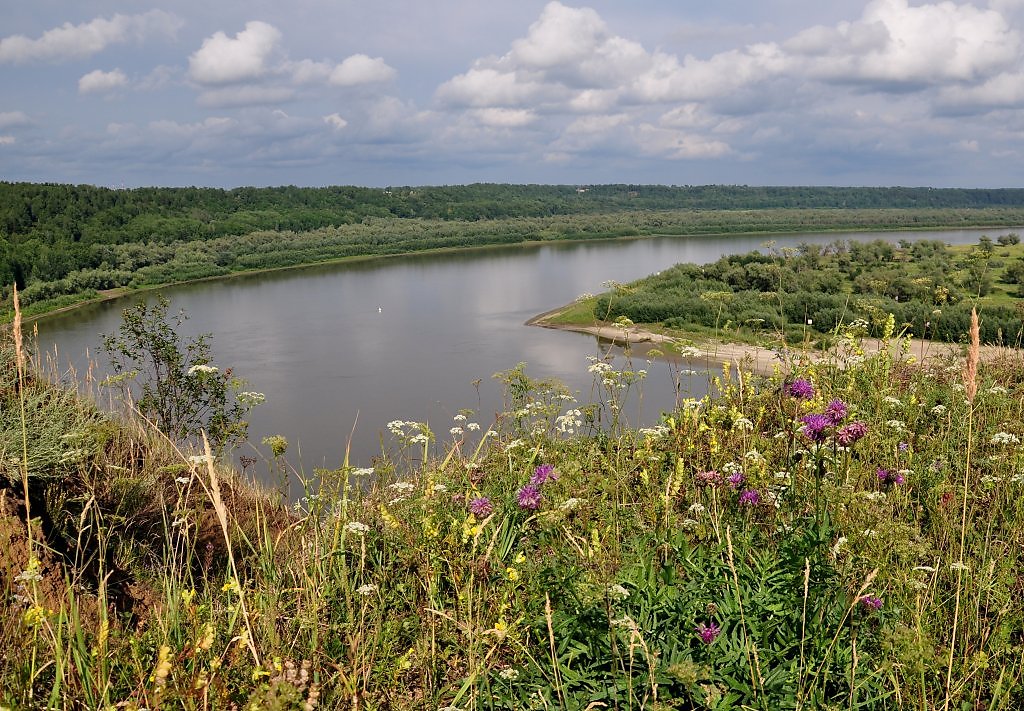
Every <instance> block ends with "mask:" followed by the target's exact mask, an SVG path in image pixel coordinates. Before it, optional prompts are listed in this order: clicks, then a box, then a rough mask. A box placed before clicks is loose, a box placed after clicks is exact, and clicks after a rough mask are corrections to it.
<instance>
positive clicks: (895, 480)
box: [878, 467, 905, 484]
mask: <svg viewBox="0 0 1024 711" xmlns="http://www.w3.org/2000/svg"><path fill="white" fill-rule="evenodd" d="M878 481H879V482H881V483H882V484H902V483H903V482H904V481H905V479H904V478H903V475H902V474H900V473H899V472H892V471H889V470H888V469H882V468H881V467H879V469H878Z"/></svg>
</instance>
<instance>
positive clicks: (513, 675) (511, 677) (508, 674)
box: [498, 667, 519, 681]
mask: <svg viewBox="0 0 1024 711" xmlns="http://www.w3.org/2000/svg"><path fill="white" fill-rule="evenodd" d="M498 676H500V677H501V678H502V679H504V680H505V681H515V680H516V679H518V678H519V672H518V671H516V670H515V669H513V668H511V667H505V668H504V669H502V670H501V671H500V672H498Z"/></svg>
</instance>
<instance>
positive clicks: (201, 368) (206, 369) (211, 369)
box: [188, 364, 217, 375]
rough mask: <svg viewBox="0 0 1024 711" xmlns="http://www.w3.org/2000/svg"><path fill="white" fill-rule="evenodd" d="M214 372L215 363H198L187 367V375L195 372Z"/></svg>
mask: <svg viewBox="0 0 1024 711" xmlns="http://www.w3.org/2000/svg"><path fill="white" fill-rule="evenodd" d="M216 372H217V366H215V365H204V364H199V365H193V366H192V367H191V368H189V369H188V374H189V375H195V374H196V373H204V374H206V375H213V374H214V373H216Z"/></svg>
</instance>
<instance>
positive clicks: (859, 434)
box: [800, 400, 868, 447]
mask: <svg viewBox="0 0 1024 711" xmlns="http://www.w3.org/2000/svg"><path fill="white" fill-rule="evenodd" d="M849 414H850V408H849V406H848V405H847V404H846V403H845V402H843V401H842V400H832V401H831V402H829V404H828V405H826V406H825V410H824V411H823V412H816V413H811V414H809V415H804V416H803V417H801V418H800V422H802V423H803V427H801V428H800V432H801V433H802V434H803V435H804V437H806V438H807V439H809V440H810V441H811V442H814V443H815V444H822V443H823V442H825V441H827V440H828V438H829V436H831V437H833V438H834V439H835V442H836V444H838V445H839V446H840V447H849V446H851V445H852V444H853V443H854V442H856V441H858V440H859V439H861V438H863V437H864V435H866V434H867V432H868V426H867V425H865V424H864V423H863V422H861V421H860V420H854V421H853V422H849V423H847V424H845V425H844V424H843V422H844V421H845V420H846V418H847V417H848V416H849Z"/></svg>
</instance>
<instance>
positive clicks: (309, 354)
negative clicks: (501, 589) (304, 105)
mask: <svg viewBox="0 0 1024 711" xmlns="http://www.w3.org/2000/svg"><path fill="white" fill-rule="evenodd" d="M1007 231H1009V230H1001V231H997V230H958V231H942V232H914V233H891V232H890V233H851V234H844V235H841V236H839V235H836V234H800V235H783V236H780V235H773V236H770V237H764V236H734V237H657V238H645V239H632V240H608V241H600V242H584V243H554V244H544V245H535V246H528V247H511V248H496V249H479V250H472V251H466V252H455V253H443V254H431V255H412V256H408V257H400V258H390V259H383V260H374V261H368V262H360V263H354V264H347V265H332V266H320V267H310V268H305V269H301V270H291V271H283V272H272V273H265V274H254V275H245V276H239V277H236V278H233V279H227V280H223V281H214V282H203V283H198V284H190V285H185V286H180V287H174V288H170V289H166V290H165V292H164V293H165V295H166V296H167V297H168V298H169V299H170V300H171V310H172V311H177V310H178V309H184V310H185V311H186V312H187V313H188V314H189V316H190V318H189V320H188V321H187V322H186V324H185V326H184V327H183V328H182V331H183V332H184V333H186V334H196V333H204V332H211V333H213V334H214V337H213V350H214V353H215V355H216V359H215V362H216V364H217V365H219V366H220V367H222V368H223V367H226V366H230V367H232V368H233V369H234V372H235V373H236V374H237V375H239V376H241V377H243V378H245V379H246V380H247V381H248V385H247V389H249V390H254V391H259V392H262V393H264V394H265V395H266V403H265V404H263V405H260V406H258V407H257V408H256V409H255V410H254V411H253V412H252V416H251V418H250V440H251V442H253V443H256V444H257V448H258V449H259V450H260V452H261V454H263V455H264V456H268V454H267V447H263V446H259V442H260V441H261V440H262V438H263V437H265V436H267V435H271V434H280V435H283V436H285V437H286V438H287V439H288V441H289V442H290V444H291V447H290V450H289V457H288V458H289V461H290V463H291V464H292V465H293V466H295V467H296V468H298V469H301V470H302V471H304V472H307V473H310V472H312V470H313V468H314V467H326V468H336V467H338V466H340V465H341V463H342V461H343V457H344V452H345V447H346V442H347V441H348V440H349V435H350V432H352V431H353V427H354V428H355V432H354V435H353V436H352V440H351V441H352V445H351V461H352V463H353V464H355V465H357V466H369V465H370V464H371V463H372V458H373V457H374V456H375V455H378V454H380V452H381V447H382V441H383V445H384V446H385V447H388V448H390V446H391V439H390V435H388V433H387V430H386V424H387V423H388V422H389V421H391V420H396V419H400V420H415V421H427V422H429V423H430V426H431V428H432V429H433V430H434V431H435V432H436V433H438V436H439V439H441V440H442V441H443V440H444V439H446V438H448V437H449V435H448V431H449V428H450V427H452V426H453V419H452V418H453V416H454V415H456V414H457V413H458V412H459V410H460V409H462V408H468V409H471V410H473V411H474V412H475V414H474V415H472V416H471V417H470V418H469V419H470V421H476V422H479V424H480V425H481V426H482V428H483V429H484V430H486V428H487V427H488V426H489V425H490V424H491V423H492V422H493V421H494V416H495V413H496V412H497V411H498V410H499V409H500V407H501V384H500V383H499V382H497V381H496V380H494V379H493V378H492V377H491V376H492V375H493V374H494V373H496V372H499V371H504V370H508V369H510V368H513V367H515V366H516V364H517V363H520V362H525V363H526V364H527V369H526V372H527V373H528V374H529V375H530V376H532V377H536V378H558V379H560V380H561V381H563V382H565V383H566V384H567V385H568V386H569V388H570V389H571V390H573V391H575V392H578V393H579V399H580V401H581V402H588V401H590V398H591V384H592V376H591V374H589V373H588V372H587V367H588V365H589V363H588V360H587V357H588V356H603V355H604V354H605V353H606V350H607V348H606V346H602V344H600V343H599V342H598V340H597V339H596V338H595V337H593V336H587V335H584V334H576V333H568V332H561V331H554V330H550V329H544V328H535V327H527V326H525V325H524V322H525V321H527V320H528V319H529V318H530V317H532V316H534V315H536V314H538V313H541V312H543V311H547V310H549V309H552V308H555V307H558V306H560V305H562V304H565V303H568V302H570V301H572V300H573V299H575V298H576V297H577V296H579V295H580V294H582V293H584V292H591V293H597V292H600V291H603V290H604V288H603V286H602V284H603V283H604V282H606V281H608V280H614V281H618V282H627V281H631V280H634V279H638V278H640V277H643V276H646V275H648V274H650V273H652V272H656V271H660V270H662V269H665V268H667V267H669V266H671V265H673V264H676V263H679V262H694V263H707V262H711V261H714V260H716V259H718V258H719V257H720V256H721V255H723V254H734V253H741V252H747V251H750V250H753V249H758V248H762V246H763V245H764V244H765V242H766V241H767V240H771V241H772V242H774V243H775V245H776V247H777V248H781V247H785V246H797V245H798V244H800V243H805V242H806V243H828V242H832V241H835V240H836V239H840V238H842V239H846V240H871V239H879V238H881V239H887V240H892V241H896V240H899V239H910V240H917V239H939V240H942V241H944V242H947V243H949V244H967V243H974V242H977V240H978V238H979V237H980V236H981V235H982V234H989V235H990V236H993V237H995V236H996V235H998V234H1002V233H1004V232H1007ZM138 298H139V297H138V296H131V297H126V298H125V299H121V300H115V301H110V302H105V303H101V304H95V305H90V306H86V307H83V308H81V309H77V310H75V311H72V312H69V313H67V314H60V315H56V316H53V317H49V318H46V319H44V320H42V321H40V322H39V348H40V349H41V350H43V351H51V352H52V351H53V350H54V349H56V352H57V353H58V354H59V356H60V358H59V360H60V361H61V362H62V363H64V365H62V366H61V367H62V368H66V367H67V364H69V363H70V364H73V366H74V367H75V369H76V370H77V371H78V373H79V374H81V373H84V372H86V370H87V365H86V364H87V361H88V358H89V356H92V357H96V356H97V355H99V359H100V360H102V354H99V351H98V346H99V343H100V334H103V333H112V332H113V331H115V330H116V329H117V326H118V323H119V320H120V313H121V310H122V309H123V308H124V307H125V306H127V305H129V304H130V303H133V300H135V299H138ZM101 365H102V363H101ZM634 365H635V366H636V367H643V368H646V369H647V370H648V371H649V374H648V376H647V379H646V381H645V383H644V385H643V396H642V399H640V400H637V401H634V402H633V403H631V404H630V406H629V407H628V408H627V410H626V416H627V418H628V419H629V421H630V422H631V423H633V424H639V423H645V424H649V423H652V422H654V421H656V420H657V417H658V414H659V413H660V412H661V411H664V410H668V409H671V408H672V406H673V404H674V402H675V399H676V393H675V388H674V386H673V377H674V375H675V374H676V373H677V371H678V366H670V365H669V364H666V363H664V362H654V363H651V364H650V365H647V364H646V362H643V363H635V364H634ZM693 367H696V366H693ZM684 386H685V388H686V389H687V390H689V394H693V395H698V396H699V395H701V394H703V393H704V391H705V389H706V377H697V376H691V377H689V378H686V379H684ZM686 394H687V393H684V395H686ZM476 435H477V436H478V435H479V433H476ZM236 454H243V455H254V452H253V451H252V449H251V447H249V446H243V447H242V448H240V449H239V450H238V452H237V453H236Z"/></svg>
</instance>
